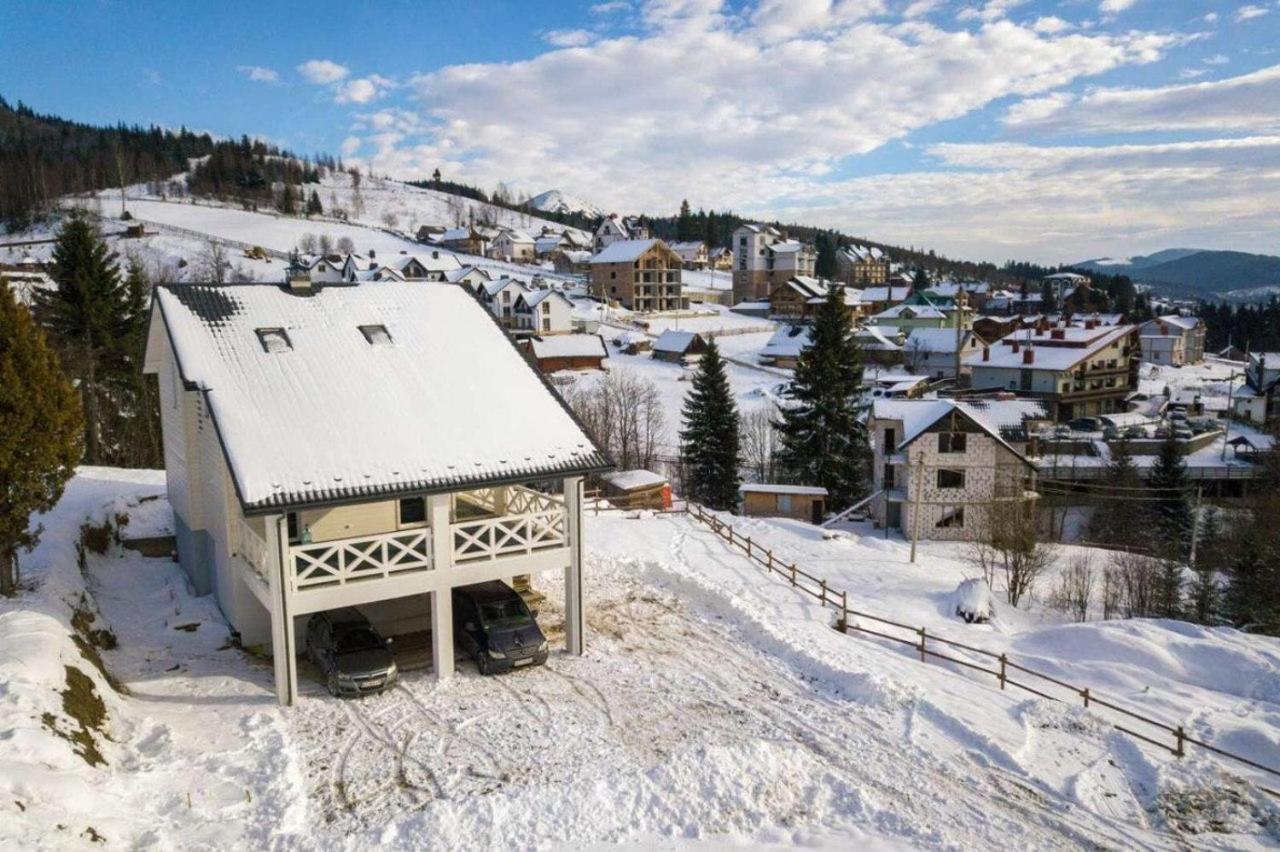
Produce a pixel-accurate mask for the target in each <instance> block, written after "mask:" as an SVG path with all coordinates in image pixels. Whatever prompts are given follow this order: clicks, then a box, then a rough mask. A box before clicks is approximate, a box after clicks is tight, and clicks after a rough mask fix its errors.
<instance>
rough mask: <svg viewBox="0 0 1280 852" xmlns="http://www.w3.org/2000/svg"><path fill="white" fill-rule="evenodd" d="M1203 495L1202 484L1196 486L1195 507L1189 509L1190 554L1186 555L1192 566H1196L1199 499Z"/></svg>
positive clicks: (1198, 533)
mask: <svg viewBox="0 0 1280 852" xmlns="http://www.w3.org/2000/svg"><path fill="white" fill-rule="evenodd" d="M1203 497H1204V486H1203V485H1197V486H1196V507H1195V508H1194V509H1192V510H1191V554H1190V556H1189V557H1188V558H1189V560H1190V565H1191V567H1192V568H1195V567H1196V544H1197V541H1198V539H1199V538H1200V501H1201V499H1202V498H1203Z"/></svg>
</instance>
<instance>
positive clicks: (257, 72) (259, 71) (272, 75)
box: [236, 65, 280, 86]
mask: <svg viewBox="0 0 1280 852" xmlns="http://www.w3.org/2000/svg"><path fill="white" fill-rule="evenodd" d="M236 70H237V71H239V72H240V73H241V74H243V75H244V76H246V77H248V78H249V79H250V80H252V81H253V82H255V83H270V84H272V85H273V86H274V85H276V84H278V83H279V82H280V72H279V71H277V70H276V69H274V68H264V67H263V66H261V65H240V66H238V67H237V68H236Z"/></svg>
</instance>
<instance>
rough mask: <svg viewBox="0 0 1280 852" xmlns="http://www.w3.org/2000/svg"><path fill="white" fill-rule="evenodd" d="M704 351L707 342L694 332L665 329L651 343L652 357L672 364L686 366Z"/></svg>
mask: <svg viewBox="0 0 1280 852" xmlns="http://www.w3.org/2000/svg"><path fill="white" fill-rule="evenodd" d="M706 351H707V341H706V340H704V339H703V337H702V335H701V334H698V333H697V332H696V331H675V330H674V329H667V330H666V331H664V332H662V334H661V335H660V336H659V337H658V339H657V340H655V341H654V342H653V357H654V358H656V359H657V360H659V361H669V362H671V363H673V364H687V363H689V362H690V361H692V360H694V359H697V358H700V357H702V353H704V352H706Z"/></svg>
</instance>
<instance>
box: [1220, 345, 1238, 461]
mask: <svg viewBox="0 0 1280 852" xmlns="http://www.w3.org/2000/svg"><path fill="white" fill-rule="evenodd" d="M1228 345H1229V344H1228ZM1235 389H1236V371H1235V370H1232V371H1231V375H1230V376H1227V416H1226V417H1224V418H1222V460H1223V461H1226V460H1227V438H1229V437H1230V436H1231V408H1232V405H1233V394H1234V393H1235Z"/></svg>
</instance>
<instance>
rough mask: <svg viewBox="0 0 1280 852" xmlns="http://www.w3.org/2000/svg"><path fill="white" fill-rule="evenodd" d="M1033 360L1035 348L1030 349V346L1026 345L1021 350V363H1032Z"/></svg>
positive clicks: (1034, 358)
mask: <svg viewBox="0 0 1280 852" xmlns="http://www.w3.org/2000/svg"><path fill="white" fill-rule="evenodd" d="M1035 360H1036V350H1034V349H1032V348H1031V347H1030V346H1028V347H1027V348H1026V349H1025V350H1023V352H1022V363H1024V364H1032V363H1034V362H1035Z"/></svg>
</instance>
